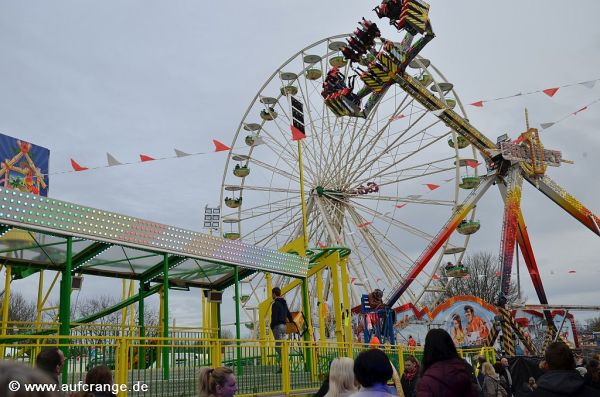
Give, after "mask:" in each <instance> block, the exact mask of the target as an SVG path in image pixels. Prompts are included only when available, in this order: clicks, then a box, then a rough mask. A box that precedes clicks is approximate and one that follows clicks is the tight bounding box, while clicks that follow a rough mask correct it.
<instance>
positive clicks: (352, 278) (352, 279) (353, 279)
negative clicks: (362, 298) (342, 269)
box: [350, 277, 356, 285]
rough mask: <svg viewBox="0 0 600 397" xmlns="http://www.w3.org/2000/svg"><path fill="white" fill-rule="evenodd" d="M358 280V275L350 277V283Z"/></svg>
mask: <svg viewBox="0 0 600 397" xmlns="http://www.w3.org/2000/svg"><path fill="white" fill-rule="evenodd" d="M355 281H356V277H350V285H352V284H354V282H355Z"/></svg>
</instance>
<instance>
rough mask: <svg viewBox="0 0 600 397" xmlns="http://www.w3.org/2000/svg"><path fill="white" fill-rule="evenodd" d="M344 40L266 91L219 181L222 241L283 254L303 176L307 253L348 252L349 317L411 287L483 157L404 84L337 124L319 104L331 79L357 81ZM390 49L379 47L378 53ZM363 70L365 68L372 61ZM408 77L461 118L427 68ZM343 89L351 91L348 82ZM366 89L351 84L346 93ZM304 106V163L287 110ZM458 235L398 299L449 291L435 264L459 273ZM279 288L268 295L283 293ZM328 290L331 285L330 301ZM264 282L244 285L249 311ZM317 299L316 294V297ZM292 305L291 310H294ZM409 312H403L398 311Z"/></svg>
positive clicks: (273, 80)
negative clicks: (385, 293)
mask: <svg viewBox="0 0 600 397" xmlns="http://www.w3.org/2000/svg"><path fill="white" fill-rule="evenodd" d="M348 37H349V35H339V36H334V37H329V38H326V39H323V40H320V41H318V42H316V43H314V44H311V45H309V46H307V47H306V48H304V49H302V50H300V51H298V52H297V53H296V54H294V55H293V56H292V57H290V58H289V59H288V60H287V61H285V62H284V63H283V64H282V65H281V66H280V67H279V68H277V69H276V70H275V71H274V72H273V74H272V75H271V76H270V77H269V78H268V79H267V80H266V82H265V83H264V84H263V85H262V87H261V88H260V89H259V91H258V93H257V94H256V95H255V97H254V98H253V99H252V101H251V103H250V105H249V106H248V109H247V110H246V112H245V114H244V115H243V117H242V120H241V122H240V124H239V127H238V129H237V131H236V133H235V136H234V139H233V143H232V145H231V150H230V152H229V155H228V158H227V162H226V165H225V169H224V172H223V179H222V189H221V202H222V203H224V210H223V217H222V233H223V235H224V237H226V238H230V239H241V240H243V241H244V242H245V243H249V244H256V245H260V246H264V247H269V248H273V249H277V248H280V247H282V246H283V245H285V244H286V243H288V242H290V241H292V240H294V239H295V238H297V237H299V236H301V235H302V232H303V231H302V228H303V221H302V210H301V191H300V173H299V167H300V164H302V167H303V173H304V196H305V205H306V220H307V235H308V241H309V243H308V245H309V247H315V248H325V247H335V246H343V247H347V248H349V249H350V250H351V255H350V256H349V257H348V260H347V264H348V272H349V275H350V280H351V283H350V284H351V288H350V291H351V300H352V305H353V306H355V305H358V304H360V296H361V294H363V293H368V292H370V291H372V290H374V289H376V288H379V289H382V290H385V289H389V288H391V287H392V286H394V285H395V284H397V283H398V282H399V281H401V280H403V278H404V277H405V276H406V274H407V271H408V269H410V268H411V266H412V265H413V264H414V262H415V259H416V258H417V257H418V255H419V254H420V253H421V252H422V251H423V249H424V248H425V247H427V245H428V244H429V243H430V241H431V240H432V238H433V236H434V235H435V233H436V232H437V231H438V230H439V228H440V226H441V225H442V224H443V223H444V222H445V221H446V219H447V218H448V216H449V214H450V213H451V212H452V210H453V209H455V207H456V206H457V205H458V203H460V202H461V200H462V198H463V197H465V196H466V195H467V194H468V193H469V189H473V188H474V187H475V186H476V184H477V181H478V177H477V167H476V166H475V167H473V166H472V165H473V164H475V165H477V164H478V162H477V153H476V151H475V150H474V149H473V148H472V147H471V146H470V145H469V142H468V141H467V140H466V139H464V138H463V137H461V136H458V135H457V134H456V133H455V132H454V131H452V130H451V129H449V128H448V127H447V126H446V125H444V123H443V122H440V119H439V118H438V117H436V116H435V115H434V114H432V112H430V111H429V110H427V109H426V108H425V107H424V106H422V105H421V104H419V103H418V102H417V101H415V100H414V99H413V98H412V97H410V96H409V95H407V94H406V93H405V92H404V91H403V90H402V89H401V88H400V87H399V86H398V85H397V84H394V85H392V86H390V87H389V88H388V89H387V90H386V91H385V92H384V93H383V95H382V97H381V98H380V99H379V100H378V101H377V103H375V104H374V106H373V107H372V108H371V109H370V111H369V112H368V114H367V113H365V114H363V115H361V116H360V117H349V116H338V115H336V114H334V112H333V111H332V109H330V108H329V107H328V106H327V105H326V104H325V102H324V100H323V97H322V95H321V92H322V89H323V88H322V87H323V81H324V79H325V77H326V76H327V73H328V70H330V69H331V68H333V67H335V68H338V70H339V72H340V73H342V74H343V75H345V76H350V75H351V74H352V70H351V66H350V64H349V63H348V62H347V61H346V60H345V58H344V56H343V55H342V53H341V50H342V48H343V47H344V46H346V45H347V44H346V42H345V39H346V38H348ZM383 45H385V41H381V40H379V39H377V40H376V43H375V47H376V48H381V46H383ZM364 61H365V62H368V61H369V59H365V60H364ZM407 72H410V73H411V74H413V75H414V76H415V77H416V78H417V79H418V80H419V81H420V82H421V84H422V85H423V86H424V87H427V88H428V89H430V90H431V91H432V92H433V93H434V94H435V95H436V96H437V97H438V98H441V99H442V100H444V101H445V103H446V105H447V106H448V107H449V108H454V110H455V111H456V112H457V113H459V114H461V115H462V116H463V117H465V118H466V114H465V111H464V108H463V106H462V104H461V102H460V99H459V98H458V96H457V94H456V92H455V90H454V88H453V85H452V83H450V82H448V81H447V79H446V78H445V77H444V75H443V74H442V73H441V72H440V71H439V70H438V69H437V68H436V67H435V66H434V65H432V64H430V62H429V61H428V60H427V59H424V58H421V57H416V58H415V59H414V60H413V61H412V62H411V63H410V66H409V68H408V69H407ZM348 80H352V78H349V79H348ZM353 83H356V84H357V85H359V84H360V80H359V79H356V82H354V81H350V84H353ZM292 97H293V98H295V99H296V100H298V101H300V102H302V103H303V107H304V122H305V125H306V138H305V139H303V140H302V143H301V144H302V160H301V161H300V158H299V155H298V150H297V143H296V142H295V141H293V140H292V134H291V132H290V125H291V124H292V108H291V106H290V101H291V98H292ZM470 216H471V217H470V221H469V222H470V224H469V225H465V226H470V227H464V228H463V229H460V228H459V231H461V230H462V231H463V234H459V233H455V234H454V235H453V236H452V238H451V239H449V240H448V242H447V243H446V245H445V246H444V247H443V249H442V250H441V251H440V254H439V255H438V257H437V258H436V259H435V260H433V261H431V262H430V264H429V265H428V267H427V268H425V269H424V270H423V271H422V272H421V273H420V274H419V276H418V277H417V279H416V280H415V282H413V283H412V284H411V287H410V289H409V290H408V291H407V293H406V294H405V295H404V296H403V299H405V302H406V301H411V302H413V303H417V302H418V301H419V300H420V299H421V298H422V297H423V296H424V294H425V293H426V292H435V291H439V290H440V288H443V285H441V284H440V283H439V282H438V281H437V280H438V277H437V275H436V273H438V272H439V270H438V269H439V268H440V264H442V263H444V264H446V263H447V262H453V263H458V262H460V260H461V258H462V255H463V254H464V251H465V249H466V247H467V244H468V242H469V237H470V234H471V233H473V232H475V231H477V229H478V227H479V226H478V223H477V221H476V220H475V218H474V216H475V214H474V212H473V213H471V215H470ZM285 282H286V280H285V279H284V278H283V277H277V276H276V277H275V278H274V280H273V285H284V284H285ZM329 283H330V281H329V280H328V281H327V282H326V290H327V288H328V287H329V285H330V284H329ZM264 287H265V276H264V274H262V273H256V274H254V275H252V276H250V278H249V279H247V284H246V285H243V290H242V299H241V301H242V304H243V306H246V307H253V306H256V303H257V302H258V301H259V300H260V299H264V297H265V291H264ZM310 287H311V288H313V286H310ZM288 301H291V302H292V303H291V305H292V306H294V302H293V299H288ZM400 303H402V302H400Z"/></svg>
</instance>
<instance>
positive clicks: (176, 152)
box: [173, 149, 190, 157]
mask: <svg viewBox="0 0 600 397" xmlns="http://www.w3.org/2000/svg"><path fill="white" fill-rule="evenodd" d="M173 150H175V154H176V155H177V157H185V156H189V155H190V154H189V153H186V152H182V151H181V150H177V149H173Z"/></svg>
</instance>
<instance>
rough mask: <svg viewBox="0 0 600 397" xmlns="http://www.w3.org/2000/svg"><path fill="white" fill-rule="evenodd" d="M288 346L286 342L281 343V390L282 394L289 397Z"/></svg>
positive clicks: (290, 384) (290, 383)
mask: <svg viewBox="0 0 600 397" xmlns="http://www.w3.org/2000/svg"><path fill="white" fill-rule="evenodd" d="M289 359H290V345H289V342H288V341H287V340H283V341H281V388H282V389H283V390H282V391H283V394H284V395H286V396H289V394H290V391H291V386H292V382H291V377H290V360H289Z"/></svg>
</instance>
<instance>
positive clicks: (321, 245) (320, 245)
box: [317, 241, 327, 248]
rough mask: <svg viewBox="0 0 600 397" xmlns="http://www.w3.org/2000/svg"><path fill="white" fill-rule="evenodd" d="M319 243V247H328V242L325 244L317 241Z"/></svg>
mask: <svg viewBox="0 0 600 397" xmlns="http://www.w3.org/2000/svg"><path fill="white" fill-rule="evenodd" d="M317 245H318V246H319V248H327V244H323V243H322V242H320V241H317Z"/></svg>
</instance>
